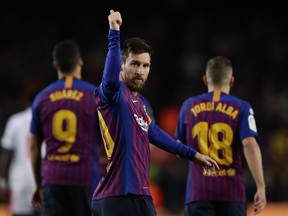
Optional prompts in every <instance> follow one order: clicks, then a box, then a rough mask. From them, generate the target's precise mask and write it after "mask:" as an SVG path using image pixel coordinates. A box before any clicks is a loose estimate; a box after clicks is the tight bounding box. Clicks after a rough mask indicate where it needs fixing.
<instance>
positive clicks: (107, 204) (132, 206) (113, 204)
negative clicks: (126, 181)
mask: <svg viewBox="0 0 288 216" xmlns="http://www.w3.org/2000/svg"><path fill="white" fill-rule="evenodd" d="M92 212H93V216H136V215H137V216H156V210H155V207H154V204H153V200H152V197H151V196H139V195H126V196H117V197H109V198H105V199H100V200H93V201H92Z"/></svg>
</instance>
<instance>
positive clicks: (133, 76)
mask: <svg viewBox="0 0 288 216" xmlns="http://www.w3.org/2000/svg"><path fill="white" fill-rule="evenodd" d="M150 61H151V58H150V55H149V53H141V54H135V55H132V54H131V53H130V54H129V56H128V58H127V59H126V61H125V62H122V67H121V72H120V80H121V81H122V82H124V83H125V84H126V85H127V86H128V87H129V89H130V90H131V91H132V92H139V91H141V90H142V89H143V88H144V86H145V83H146V80H147V77H148V75H149V71H150V65H151V63H150Z"/></svg>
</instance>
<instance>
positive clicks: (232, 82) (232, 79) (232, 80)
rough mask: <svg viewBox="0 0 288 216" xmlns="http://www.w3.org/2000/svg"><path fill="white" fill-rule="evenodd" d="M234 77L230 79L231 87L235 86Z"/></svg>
mask: <svg viewBox="0 0 288 216" xmlns="http://www.w3.org/2000/svg"><path fill="white" fill-rule="evenodd" d="M234 80H235V79H234V77H233V76H232V77H231V78H230V81H229V85H230V87H232V86H233V84H234Z"/></svg>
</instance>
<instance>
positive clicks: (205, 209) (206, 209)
mask: <svg viewBox="0 0 288 216" xmlns="http://www.w3.org/2000/svg"><path fill="white" fill-rule="evenodd" d="M246 209H247V205H246V203H244V202H228V201H197V202H191V203H188V204H186V205H185V207H184V215H185V216H192V215H197V216H231V215H233V216H246Z"/></svg>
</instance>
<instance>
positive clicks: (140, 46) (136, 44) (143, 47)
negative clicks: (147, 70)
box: [122, 37, 154, 61]
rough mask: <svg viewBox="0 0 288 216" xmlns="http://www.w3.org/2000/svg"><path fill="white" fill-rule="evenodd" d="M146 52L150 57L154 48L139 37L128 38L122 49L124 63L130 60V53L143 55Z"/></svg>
mask: <svg viewBox="0 0 288 216" xmlns="http://www.w3.org/2000/svg"><path fill="white" fill-rule="evenodd" d="M146 52H147V53H149V55H150V57H151V55H152V53H153V52H154V50H153V48H152V47H151V46H150V45H149V44H148V43H147V41H146V40H144V39H142V38H139V37H132V38H128V39H126V40H125V41H124V44H123V47H122V61H125V60H126V59H127V58H128V56H129V53H132V54H141V53H146Z"/></svg>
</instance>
